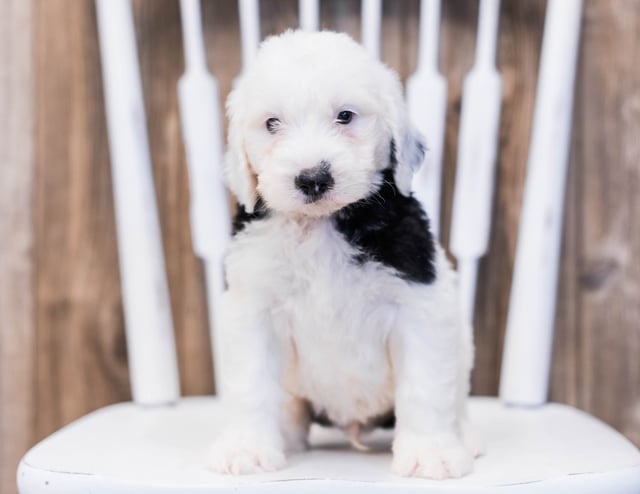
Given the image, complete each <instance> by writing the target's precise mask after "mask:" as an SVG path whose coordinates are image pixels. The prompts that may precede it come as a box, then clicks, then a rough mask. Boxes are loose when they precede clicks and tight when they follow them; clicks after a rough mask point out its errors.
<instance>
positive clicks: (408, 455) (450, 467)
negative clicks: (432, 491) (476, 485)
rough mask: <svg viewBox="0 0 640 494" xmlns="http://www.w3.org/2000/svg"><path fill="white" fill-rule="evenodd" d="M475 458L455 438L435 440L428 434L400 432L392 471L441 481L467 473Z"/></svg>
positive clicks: (395, 443)
mask: <svg viewBox="0 0 640 494" xmlns="http://www.w3.org/2000/svg"><path fill="white" fill-rule="evenodd" d="M472 467H473V457H472V455H471V453H470V452H469V451H468V450H467V449H466V448H465V446H464V445H463V444H462V442H461V441H460V440H459V439H458V438H456V437H449V438H442V439H439V440H433V439H432V438H430V437H429V436H424V435H420V434H417V435H410V434H399V435H398V436H397V437H396V439H395V441H394V442H393V464H392V466H391V470H392V471H393V473H395V474H396V475H401V476H403V477H424V478H427V479H434V480H442V479H447V478H457V477H462V476H463V475H466V474H467V473H469V472H470V471H471V469H472Z"/></svg>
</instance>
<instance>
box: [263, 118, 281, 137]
mask: <svg viewBox="0 0 640 494" xmlns="http://www.w3.org/2000/svg"><path fill="white" fill-rule="evenodd" d="M265 127H266V128H267V130H268V131H269V132H271V133H272V134H275V133H276V132H277V131H278V129H279V128H280V120H278V119H277V118H268V119H267V121H266V122H265Z"/></svg>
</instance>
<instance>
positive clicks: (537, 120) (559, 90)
mask: <svg viewBox="0 0 640 494" xmlns="http://www.w3.org/2000/svg"><path fill="white" fill-rule="evenodd" d="M581 20H582V0H549V3H548V4H547V13H546V19H545V27H544V36H543V40H542V54H541V56H540V72H539V76H538V89H537V94H536V103H535V110H534V114H533V126H532V131H531V142H530V145H529V159H528V162H527V177H526V182H525V189H524V198H523V203H522V213H521V215H520V228H519V232H518V244H517V248H516V260H515V266H514V273H513V282H512V284H511V296H510V304H509V313H508V317H507V332H506V336H505V348H504V355H503V361H502V373H501V381H500V397H501V398H502V399H503V400H504V401H505V402H506V403H509V404H514V405H539V404H541V403H544V402H545V401H546V400H547V391H548V386H549V373H550V367H551V346H552V342H553V329H554V321H555V305H556V288H557V278H558V264H559V258H560V241H561V238H562V235H561V229H562V215H563V209H564V208H563V206H564V190H565V181H566V175H567V163H568V157H569V144H570V141H571V117H572V109H573V90H574V80H575V72H576V61H577V55H578V41H579V38H580V23H581Z"/></svg>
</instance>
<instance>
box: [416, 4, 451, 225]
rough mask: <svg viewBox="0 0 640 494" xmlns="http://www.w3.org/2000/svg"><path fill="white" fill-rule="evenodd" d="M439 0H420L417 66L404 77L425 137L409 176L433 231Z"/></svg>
mask: <svg viewBox="0 0 640 494" xmlns="http://www.w3.org/2000/svg"><path fill="white" fill-rule="evenodd" d="M439 35H440V0H422V1H421V3H420V40H419V48H418V67H417V69H416V72H415V73H414V74H413V75H412V76H411V77H409V79H407V107H408V110H409V115H410V117H411V121H412V122H413V124H414V125H415V126H416V128H417V129H418V130H419V131H420V133H422V135H423V136H424V137H425V138H426V143H427V152H426V154H425V161H424V163H423V164H422V167H421V168H420V169H419V170H418V172H417V173H416V174H415V176H414V177H413V191H414V193H415V196H416V198H417V199H418V200H419V201H420V203H421V204H422V206H423V207H424V208H425V210H426V211H427V215H428V216H429V221H430V224H431V229H432V231H433V233H434V235H436V236H438V235H439V233H440V197H441V190H442V155H443V150H444V133H445V116H446V113H447V81H446V79H445V78H444V77H443V76H442V74H440V72H439V70H438V46H439Z"/></svg>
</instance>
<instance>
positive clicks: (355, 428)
mask: <svg viewBox="0 0 640 494" xmlns="http://www.w3.org/2000/svg"><path fill="white" fill-rule="evenodd" d="M361 427H362V425H361V424H360V422H356V421H353V422H351V423H350V424H349V427H347V434H348V435H349V441H350V442H351V446H353V447H354V448H355V449H357V450H358V451H371V448H370V447H369V446H367V445H365V444H362V443H361V442H360V433H361V432H362V429H361Z"/></svg>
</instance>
